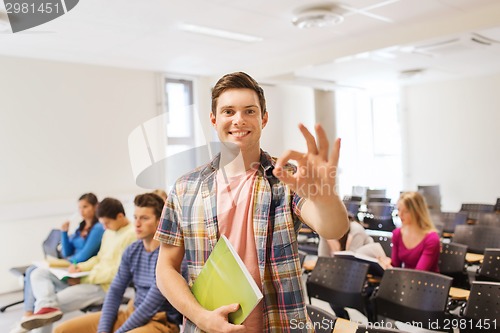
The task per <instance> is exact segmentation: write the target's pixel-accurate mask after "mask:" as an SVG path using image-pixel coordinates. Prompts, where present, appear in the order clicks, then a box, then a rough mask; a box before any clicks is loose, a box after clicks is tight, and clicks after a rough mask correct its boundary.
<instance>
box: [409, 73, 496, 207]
mask: <svg viewBox="0 0 500 333" xmlns="http://www.w3.org/2000/svg"><path fill="white" fill-rule="evenodd" d="M499 92H500V74H496V75H491V76H484V77H475V78H464V79H458V80H453V81H445V82H435V83H428V84H421V85H415V86H408V87H405V88H404V89H403V92H402V106H403V107H402V112H403V114H402V115H403V121H404V124H403V137H404V146H403V153H404V186H405V189H416V186H417V185H432V184H439V185H441V197H442V202H441V205H442V210H445V211H457V210H459V209H460V205H461V204H462V203H464V202H478V203H492V204H493V203H495V201H496V198H497V197H500V173H499V170H500V154H499V153H498V152H499V151H500V111H499V105H500V94H499Z"/></svg>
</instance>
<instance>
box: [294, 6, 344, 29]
mask: <svg viewBox="0 0 500 333" xmlns="http://www.w3.org/2000/svg"><path fill="white" fill-rule="evenodd" d="M342 21H344V17H343V16H342V15H340V14H338V13H335V12H334V11H333V10H332V9H327V8H310V9H305V10H302V11H300V12H298V13H297V14H296V15H295V16H294V18H293V19H292V23H293V24H294V25H295V26H297V27H298V28H301V29H308V28H325V27H331V26H333V25H337V24H339V23H342Z"/></svg>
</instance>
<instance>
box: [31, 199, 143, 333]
mask: <svg viewBox="0 0 500 333" xmlns="http://www.w3.org/2000/svg"><path fill="white" fill-rule="evenodd" d="M97 216H98V217H99V220H100V221H101V223H103V224H104V227H105V228H106V231H105V232H104V235H103V237H102V243H101V248H100V250H99V252H98V253H97V255H96V256H94V257H92V258H90V259H89V260H87V261H85V262H81V263H79V264H77V265H75V267H74V266H70V271H89V275H87V276H85V277H83V278H81V279H80V278H70V279H68V280H67V282H63V281H60V280H59V279H57V277H55V276H54V275H53V274H52V273H50V271H49V270H48V269H46V268H37V269H35V270H34V271H33V272H32V273H31V285H32V289H33V295H34V297H35V299H36V301H35V309H36V310H37V311H36V312H35V313H34V314H33V315H31V316H27V317H23V319H22V320H21V327H23V328H24V329H25V330H31V329H34V328H37V327H42V326H43V328H44V329H43V330H42V332H51V331H52V327H51V326H52V325H49V324H51V323H52V322H54V321H57V320H59V319H61V317H62V314H63V312H71V311H75V310H79V309H81V308H84V307H86V306H88V305H91V304H94V303H97V302H102V301H103V300H104V296H105V292H106V291H107V290H108V288H109V285H110V284H111V281H112V280H113V278H114V276H115V274H116V272H117V270H118V266H119V264H120V260H121V256H122V254H123V251H124V250H125V248H126V247H127V246H128V245H130V244H131V243H132V242H134V241H135V240H136V235H135V232H134V228H133V226H132V224H131V223H130V222H129V220H128V219H127V218H126V216H125V210H124V209H123V205H122V204H121V202H120V201H118V200H116V199H112V198H106V199H104V200H103V201H102V202H101V203H100V204H99V205H98V207H97Z"/></svg>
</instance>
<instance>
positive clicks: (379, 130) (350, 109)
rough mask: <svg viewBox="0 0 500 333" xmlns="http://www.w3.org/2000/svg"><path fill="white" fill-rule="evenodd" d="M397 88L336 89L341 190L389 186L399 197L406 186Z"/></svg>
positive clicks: (344, 192)
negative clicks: (380, 90) (382, 90)
mask: <svg viewBox="0 0 500 333" xmlns="http://www.w3.org/2000/svg"><path fill="white" fill-rule="evenodd" d="M398 102H399V100H398V94H397V92H393V93H386V94H378V95H370V94H369V93H368V92H366V91H358V90H339V91H337V92H336V114H337V133H338V135H339V137H341V138H342V153H341V158H340V165H339V167H340V171H341V172H340V175H339V191H340V194H341V195H350V194H352V187H353V186H368V187H370V188H380V189H386V193H387V197H389V198H391V199H393V200H396V199H397V198H398V197H399V191H401V188H402V181H403V176H402V175H403V174H402V160H401V159H402V157H401V130H400V124H399V109H398Z"/></svg>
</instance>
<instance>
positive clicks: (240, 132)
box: [229, 131, 250, 138]
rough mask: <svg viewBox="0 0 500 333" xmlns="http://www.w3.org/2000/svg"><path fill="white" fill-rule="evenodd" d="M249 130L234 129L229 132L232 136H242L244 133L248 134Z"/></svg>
mask: <svg viewBox="0 0 500 333" xmlns="http://www.w3.org/2000/svg"><path fill="white" fill-rule="evenodd" d="M249 133H250V132H249V131H237V132H236V131H234V132H229V134H231V135H232V136H235V137H237V138H242V137H244V136H246V135H248V134H249Z"/></svg>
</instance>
